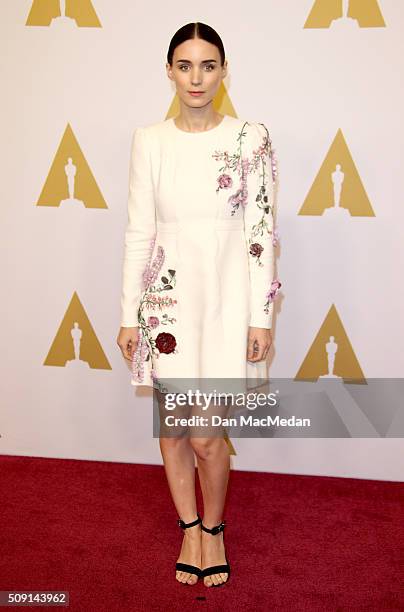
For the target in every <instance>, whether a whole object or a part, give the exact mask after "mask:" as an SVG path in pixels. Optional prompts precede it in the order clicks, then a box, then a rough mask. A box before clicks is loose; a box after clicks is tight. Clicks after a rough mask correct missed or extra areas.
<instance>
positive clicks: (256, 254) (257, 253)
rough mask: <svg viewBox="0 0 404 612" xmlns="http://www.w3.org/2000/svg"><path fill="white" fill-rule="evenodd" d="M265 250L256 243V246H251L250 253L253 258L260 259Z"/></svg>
mask: <svg viewBox="0 0 404 612" xmlns="http://www.w3.org/2000/svg"><path fill="white" fill-rule="evenodd" d="M263 250H264V247H263V246H261V245H260V244H259V243H258V242H254V244H252V245H251V246H250V253H251V255H253V257H260V256H261V253H262V251H263Z"/></svg>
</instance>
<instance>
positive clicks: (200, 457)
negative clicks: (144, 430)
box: [190, 437, 230, 586]
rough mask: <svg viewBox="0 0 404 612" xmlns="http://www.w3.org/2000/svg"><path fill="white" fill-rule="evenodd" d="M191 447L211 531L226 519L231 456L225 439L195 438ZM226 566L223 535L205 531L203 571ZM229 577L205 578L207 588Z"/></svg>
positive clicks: (206, 522)
mask: <svg viewBox="0 0 404 612" xmlns="http://www.w3.org/2000/svg"><path fill="white" fill-rule="evenodd" d="M190 441H191V444H192V447H193V449H194V451H195V453H196V457H197V462H198V475H199V481H200V483H201V489H202V495H203V506H204V515H203V524H204V525H205V527H208V529H211V528H212V527H214V526H215V525H218V524H219V523H220V522H221V521H222V519H223V508H224V503H225V499H226V491H227V483H228V478H229V470H230V456H229V450H228V447H227V444H226V442H225V440H224V438H222V437H211V438H192V437H191V439H190ZM224 563H226V555H225V549H224V543H223V532H220V533H218V534H217V535H214V536H213V535H211V534H210V533H205V532H204V531H202V568H206V567H210V566H211V565H221V564H224ZM227 578H228V574H227V573H221V574H212V576H206V577H205V578H204V583H205V585H206V586H212V584H220V583H221V582H226V580H227Z"/></svg>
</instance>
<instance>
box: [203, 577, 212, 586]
mask: <svg viewBox="0 0 404 612" xmlns="http://www.w3.org/2000/svg"><path fill="white" fill-rule="evenodd" d="M203 582H204V584H205V585H206V586H207V587H210V586H212V584H213V582H212V576H206V577H205V578H204V579H203Z"/></svg>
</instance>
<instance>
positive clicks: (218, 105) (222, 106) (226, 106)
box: [165, 81, 237, 119]
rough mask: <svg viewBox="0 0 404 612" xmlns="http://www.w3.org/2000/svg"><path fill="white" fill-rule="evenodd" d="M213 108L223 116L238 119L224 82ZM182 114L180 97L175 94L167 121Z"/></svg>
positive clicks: (215, 98) (214, 100)
mask: <svg viewBox="0 0 404 612" xmlns="http://www.w3.org/2000/svg"><path fill="white" fill-rule="evenodd" d="M213 108H214V109H215V111H216V112H218V113H220V114H221V115H229V116H231V117H236V116H237V115H236V112H235V110H234V106H233V104H232V103H231V100H230V97H229V94H228V93H227V90H226V88H225V86H224V84H223V81H222V82H221V84H220V87H219V89H218V91H217V94H216V95H215V97H214V98H213ZM179 112H180V103H179V99H178V95H177V94H175V96H174V99H173V101H172V102H171V105H170V108H169V109H168V112H167V115H166V117H165V118H166V119H170V118H171V117H176V116H177V115H178V114H179Z"/></svg>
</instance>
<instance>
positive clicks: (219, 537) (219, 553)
mask: <svg viewBox="0 0 404 612" xmlns="http://www.w3.org/2000/svg"><path fill="white" fill-rule="evenodd" d="M204 525H205V523H204ZM205 526H206V527H209V529H211V528H212V527H213V525H205ZM225 563H226V554H225V549H224V542H223V531H221V532H220V533H218V534H216V535H212V534H210V533H206V532H205V531H202V569H205V568H207V567H211V566H212V565H224V564H225ZM228 577H229V575H228V573H227V572H224V573H222V574H212V575H211V576H205V577H204V579H203V583H204V584H205V586H208V587H210V586H212V585H213V584H222V583H223V582H226V580H227V578H228Z"/></svg>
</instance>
